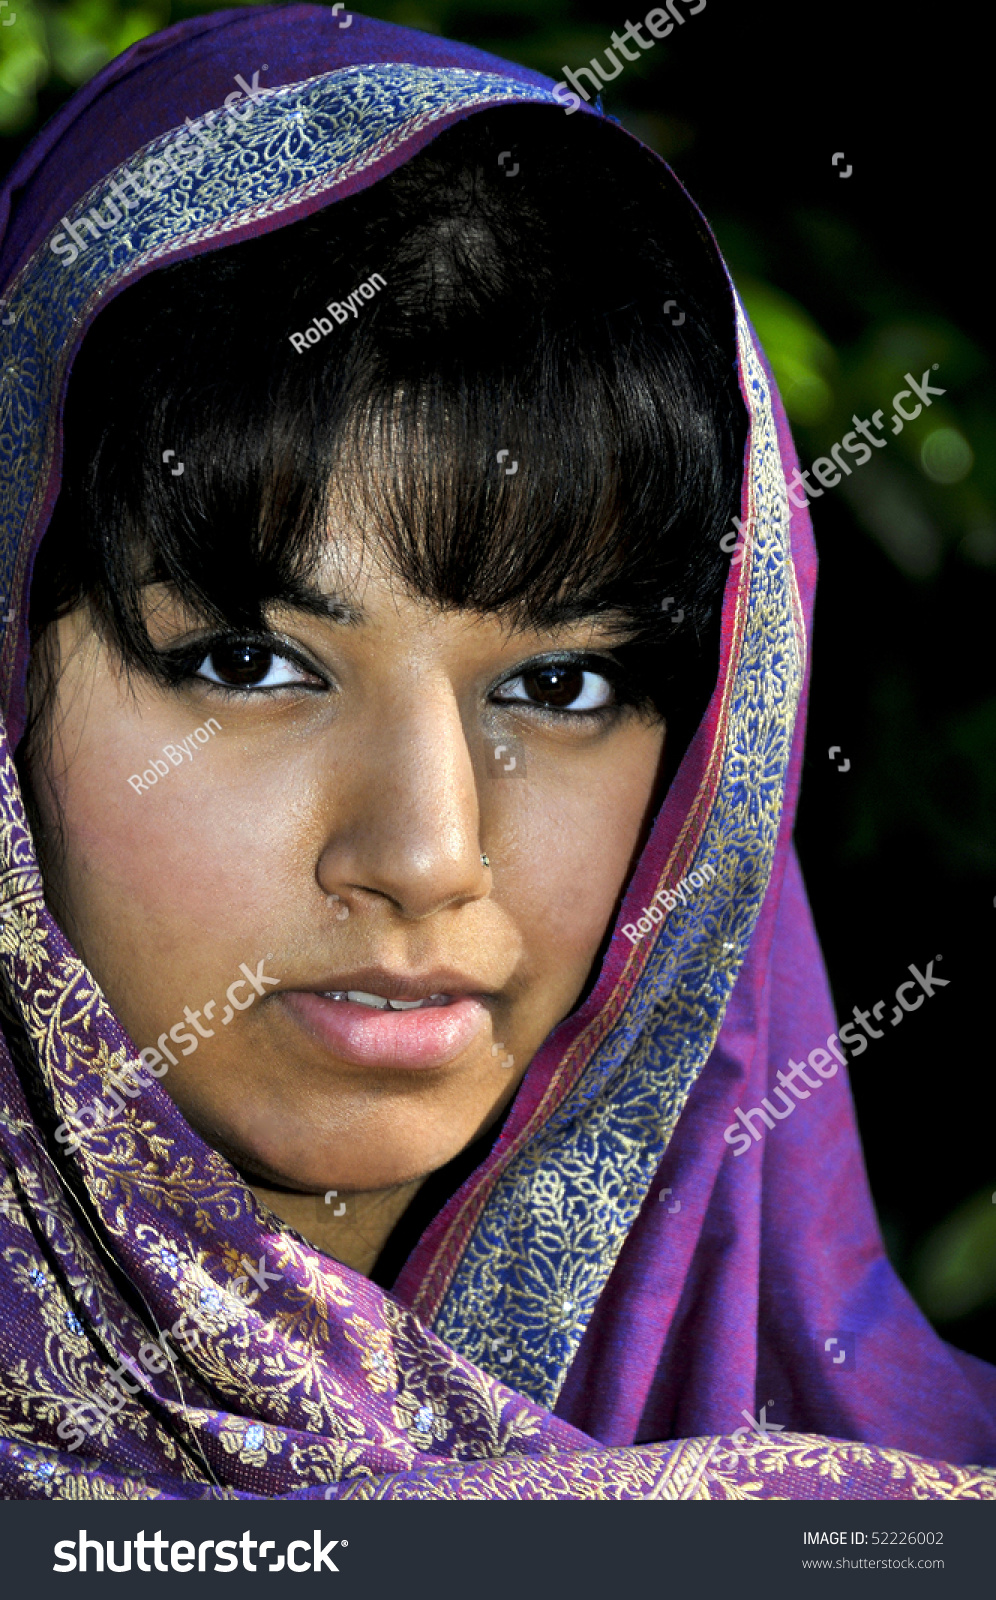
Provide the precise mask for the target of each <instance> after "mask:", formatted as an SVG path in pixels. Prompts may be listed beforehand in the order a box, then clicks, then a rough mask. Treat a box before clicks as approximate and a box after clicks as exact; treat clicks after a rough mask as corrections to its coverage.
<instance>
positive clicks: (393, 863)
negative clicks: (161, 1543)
mask: <svg viewBox="0 0 996 1600" xmlns="http://www.w3.org/2000/svg"><path fill="white" fill-rule="evenodd" d="M336 23H337V19H336V18H334V17H333V16H332V15H331V13H330V12H328V11H325V10H321V9H318V8H311V7H306V6H302V7H293V8H288V9H279V10H277V9H275V10H273V11H267V10H256V9H254V10H253V11H251V12H244V13H243V12H238V11H235V12H226V13H224V14H219V15H216V16H213V17H208V18H202V19H198V20H196V21H194V22H190V23H185V24H182V25H181V26H179V27H177V28H173V29H171V30H169V31H168V32H167V33H165V34H162V35H159V36H158V37H157V38H155V39H152V40H148V41H145V42H144V43H143V44H141V45H138V46H136V47H134V49H133V50H131V51H129V52H127V53H126V54H125V55H124V56H123V57H122V58H120V60H119V61H117V62H115V63H114V64H113V65H112V66H111V67H109V68H108V69H107V70H106V71H105V72H104V73H102V74H101V75H100V76H99V77H98V78H97V79H96V80H94V82H93V83H91V84H90V85H89V86H88V87H87V89H86V90H85V91H83V92H82V93H81V94H80V95H78V96H77V97H76V99H75V100H74V101H73V102H72V103H71V104H70V105H69V106H68V107H67V108H65V109H64V111H63V112H62V113H61V114H60V115H59V116H58V117H57V118H56V119H55V120H54V121H53V123H52V124H50V125H49V127H48V128H47V129H46V130H45V132H44V133H43V134H42V135H41V136H40V137H39V139H38V140H37V141H36V143H35V145H34V146H33V147H32V149H31V150H30V151H29V152H28V154H27V155H26V157H25V158H24V159H23V161H22V162H21V164H20V166H19V168H18V169H17V171H16V172H15V173H14V174H13V176H12V178H11V180H10V183H9V185H8V188H7V190H6V192H5V212H4V215H5V216H6V217H7V225H6V235H5V238H4V241H3V251H2V258H0V271H2V279H0V281H2V283H3V285H4V309H5V314H6V315H7V316H8V317H12V319H13V320H12V321H11V322H9V324H8V331H6V333H5V339H6V350H5V357H4V381H3V390H2V398H0V405H2V407H3V410H2V418H3V421H2V426H0V439H2V440H3V446H4V457H3V459H4V471H5V477H6V481H7V488H6V493H5V504H4V512H3V515H4V523H3V536H2V545H0V559H2V562H3V585H4V595H5V597H6V605H5V608H4V609H5V611H6V613H7V618H6V627H5V632H4V640H3V651H2V655H0V675H2V689H3V694H4V699H5V705H6V744H5V747H4V748H5V755H4V767H3V772H2V789H0V802H2V827H0V840H2V848H3V855H4V860H3V862H2V867H0V871H2V876H0V893H2V896H3V901H4V905H3V920H2V923H0V956H2V963H3V986H4V996H5V1000H4V1004H5V1024H4V1037H5V1042H6V1049H5V1050H4V1052H3V1065H2V1080H0V1084H2V1096H3V1113H2V1123H0V1138H2V1148H3V1155H4V1165H5V1172H6V1178H5V1184H4V1190H3V1208H2V1219H0V1257H2V1260H3V1264H4V1289H3V1295H4V1299H3V1306H4V1313H5V1317H4V1320H5V1327H9V1328H12V1329H14V1330H15V1336H14V1337H13V1339H12V1340H11V1341H9V1342H7V1343H5V1345H4V1351H5V1354H4V1371H3V1397H2V1401H0V1472H2V1481H3V1485H4V1493H5V1494H7V1495H8V1496H12V1497H22V1496H32V1495H39V1494H50V1495H74V1496H80V1495H85V1494H87V1493H98V1492H99V1493H101V1494H110V1495H116V1496H121V1497H130V1496H136V1495H148V1494H153V1495H163V1496H172V1497H177V1496H179V1497H184V1496H194V1495H201V1494H204V1493H209V1494H210V1493H214V1494H225V1495H230V1494H232V1493H237V1494H242V1495H249V1496H264V1497H267V1496H293V1497H297V1498H302V1497H303V1498H306V1497H309V1496H312V1497H315V1496H318V1497H320V1496H323V1495H324V1496H327V1497H330V1498H331V1497H339V1498H349V1497H355V1496H357V1495H359V1496H364V1495H371V1494H372V1495H377V1496H382V1497H387V1498H403V1497H415V1498H421V1497H425V1498H428V1497H436V1496H453V1497H457V1498H460V1497H463V1496H465V1495H466V1496H468V1497H471V1496H472V1497H475V1498H479V1497H480V1496H481V1495H482V1494H483V1495H485V1496H487V1495H494V1496H496V1497H517V1496H536V1497H554V1498H556V1497H563V1498H575V1497H590V1496H601V1497H607V1498H616V1497H637V1498H647V1497H649V1498H654V1497H661V1498H667V1497H678V1496H681V1495H685V1494H688V1495H697V1496H700V1497H701V1496H702V1495H703V1494H708V1495H716V1494H718V1495H724V1494H736V1495H737V1496H739V1497H742V1496H743V1495H744V1494H750V1495H756V1496H758V1497H763V1496H764V1495H765V1494H767V1493H769V1492H770V1493H777V1494H778V1496H779V1497H784V1496H785V1495H786V1494H788V1495H793V1496H799V1497H802V1498H818V1497H820V1496H822V1495H825V1494H832V1495H835V1496H841V1495H844V1496H854V1497H874V1496H876V1495H883V1496H890V1497H891V1496H913V1495H916V1496H917V1497H920V1498H923V1497H924V1496H928V1497H929V1496H931V1495H936V1496H940V1497H945V1496H948V1495H954V1494H959V1495H965V1494H966V1493H968V1494H972V1495H976V1496H983V1495H985V1496H996V1474H993V1473H992V1472H987V1471H986V1470H985V1468H984V1467H981V1468H980V1467H978V1466H974V1467H965V1466H962V1465H961V1464H962V1463H964V1462H975V1463H980V1462H981V1463H993V1462H996V1374H994V1373H993V1372H992V1371H991V1370H990V1369H989V1368H987V1367H986V1366H985V1365H984V1364H982V1363H980V1362H978V1361H976V1360H974V1359H973V1358H971V1357H968V1356H965V1355H962V1354H959V1353H958V1352H956V1351H953V1350H951V1349H949V1348H948V1347H946V1346H945V1345H943V1344H942V1343H941V1342H940V1341H939V1340H938V1339H937V1338H936V1336H935V1335H934V1334H933V1333H932V1332H931V1330H930V1328H929V1327H928V1325H927V1324H926V1322H925V1321H924V1319H923V1318H922V1317H921V1316H920V1314H919V1313H918V1312H917V1310H916V1308H915V1307H914V1306H913V1304H912V1303H911V1302H910V1300H909V1299H908V1297H907V1296H906V1294H905V1292H904V1291H903V1290H902V1288H901V1287H900V1285H899V1284H898V1282H897V1281H896V1279H895V1277H894V1275H893V1274H892V1272H891V1269H890V1268H889V1266H888V1263H887V1261H886V1258H885V1255H884V1251H883V1249H882V1245H881V1242H880V1240H879V1236H878V1232H877V1228H876V1224H875V1221H874V1216H873V1212H872V1208H871V1204H870V1200H869V1197H868V1194H867V1190H866V1186H865V1180H864V1175H863V1170H862V1165H861V1157H860V1151H859V1147H858V1142H857V1137H856V1132H855V1128H854V1122H853V1115H852V1110H851V1104H850V1100H849V1096H848V1092H847V1088H846V1081H845V1079H846V1074H845V1071H844V1070H843V1067H842V1063H843V1061H844V1053H843V1052H842V1050H841V1048H840V1044H839V1041H838V1039H837V1035H836V1033H835V1031H834V1025H833V1018H832V1012H831V1009H830V1003H829V999H828V995H827V990H826V983H825V979H824V976H823V972H822V967H821V964H820V958H819V952H818V948H817V946H816V942H815V938H814V935H813V932H812V928H811V924H810V919H809V914H808V909H807V906H806V901H805V895H804V891H803V889H802V885H801V882H800V878H799V873H798V869H797V867H796V865H795V861H794V857H793V855H792V849H791V827H792V817H793V809H794V803H795V796H796V789H797V783H798V766H799V759H800V750H801V740H802V721H801V716H800V708H801V706H802V703H803V698H804V688H805V676H806V629H807V625H808V619H809V616H810V609H811V601H812V587H813V576H814V571H813V569H814V562H813V552H812V544H811V538H810V533H809V527H808V520H807V516H806V513H805V512H803V511H800V510H793V509H792V508H791V507H790V505H789V501H788V498H787V495H786V490H785V481H786V474H787V473H789V472H791V470H792V467H793V463H794V457H793V453H792V447H791V443H790V440H789V438H788V433H787V430H786V428H785V425H784V420H783V417H782V413H781V410H780V406H779V403H778V400H777V396H776V395H775V392H774V388H773V384H772V382H771V378H770V374H769V373H768V372H767V369H766V367H765V365H764V362H763V358H762V357H761V355H760V353H759V351H758V350H757V347H756V345H755V343H754V340H753V337H752V335H751V333H750V330H749V328H748V327H747V325H746V323H745V320H744V318H743V315H742V313H741V312H740V310H739V307H738V304H737V301H736V298H735V295H734V294H733V292H732V289H731V287H730V285H729V282H728V279H727V278H726V275H725V271H724V268H723V265H722V262H721V260H720V258H719V255H718V252H717V250H716V248H715V245H714V243H713V241H712V239H711V237H710V235H709V234H708V231H707V229H706V228H705V226H704V224H703V222H702V220H701V218H700V217H699V216H698V213H697V212H696V211H695V210H694V208H693V206H692V205H691V203H690V202H689V201H688V199H687V197H686V196H685V195H684V194H683V192H682V191H681V189H680V188H679V186H678V185H677V183H676V182H675V180H674V179H673V177H672V176H671V175H670V174H669V173H668V171H667V169H666V168H665V167H664V165H663V164H662V163H661V162H659V161H658V160H657V158H656V157H654V156H652V155H651V154H650V153H649V152H647V151H646V150H644V149H642V147H640V146H638V145H637V144H636V142H635V141H633V140H631V139H630V138H629V137H628V136H627V135H625V134H624V133H623V132H622V131H621V130H620V129H618V128H617V127H614V126H612V125H611V124H609V123H607V122H606V121H605V119H604V118H603V117H602V116H601V114H600V113H598V112H596V111H591V110H588V109H585V110H584V111H583V114H582V115H579V116H575V115H574V114H573V111H569V112H568V113H567V114H565V111H564V109H563V108H562V106H561V105H560V104H559V103H558V101H557V99H556V97H555V96H554V94H553V90H552V88H551V86H550V85H549V84H548V83H547V82H546V81H545V80H543V79H541V78H539V77H537V76H536V75H535V74H531V73H528V72H525V71H523V70H522V69H519V68H515V67H511V66H508V65H507V64H505V63H502V62H498V61H496V60H494V59H492V58H490V57H486V56H482V55H480V54H479V53H476V52H472V51H468V50H465V49H462V48H459V47H456V46H450V45H447V44H445V43H443V42H442V41H438V40H432V39H426V38H424V37H421V36H419V35H413V34H408V33H404V32H402V31H400V30H398V29H394V28H390V27H386V26H382V25H380V24H375V23H371V22H368V21H366V20H365V19H363V18H361V17H354V21H353V25H352V27H351V28H350V29H349V30H348V32H344V31H342V30H340V29H339V28H338V27H337V25H336ZM233 85H234V87H233ZM800 1055H801V1058H802V1059H801V1060H799V1061H796V1060H795V1059H794V1057H796V1056H800ZM939 1392H943V1393H944V1396H945V1402H944V1405H943V1407H938V1406H936V1405H934V1404H933V1403H932V1402H931V1403H929V1404H928V1403H926V1401H925V1400H924V1398H923V1397H925V1396H926V1397H929V1396H933V1395H935V1394H937V1393H939ZM745 1419H746V1420H745ZM841 1441H842V1442H841ZM939 1463H948V1464H947V1465H943V1464H939ZM93 1485H97V1487H92V1486H93Z"/></svg>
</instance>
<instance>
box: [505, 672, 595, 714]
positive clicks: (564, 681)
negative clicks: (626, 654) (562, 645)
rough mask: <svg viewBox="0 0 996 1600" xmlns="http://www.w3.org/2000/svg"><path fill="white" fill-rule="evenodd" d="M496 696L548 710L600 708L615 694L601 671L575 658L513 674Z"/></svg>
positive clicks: (592, 709)
mask: <svg viewBox="0 0 996 1600" xmlns="http://www.w3.org/2000/svg"><path fill="white" fill-rule="evenodd" d="M495 698H496V699H497V700H503V701H505V702H506V703H508V702H514V703H516V704H520V705H532V706H540V707H545V708H546V709H547V710H549V711H601V710H602V708H603V707H605V706H611V705H612V704H613V702H614V701H615V694H614V691H613V688H612V684H611V683H610V682H609V680H608V678H605V677H603V676H602V674H601V673H600V672H592V671H590V670H586V669H585V668H584V667H582V666H579V665H578V663H577V662H575V661H551V662H550V663H549V664H548V665H546V666H539V667H531V668H530V669H529V670H528V671H526V672H522V673H520V674H519V676H518V677H517V678H510V679H509V680H508V682H507V683H503V684H502V685H501V688H500V689H498V690H497V691H496V694H495Z"/></svg>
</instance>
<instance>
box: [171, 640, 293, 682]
mask: <svg viewBox="0 0 996 1600" xmlns="http://www.w3.org/2000/svg"><path fill="white" fill-rule="evenodd" d="M197 675H198V677H201V678H207V679H208V681H209V682H211V683H220V684H222V685H224V687H225V688H228V689H280V688H283V687H285V686H286V685H289V684H295V683H308V682H310V681H311V679H310V675H309V674H308V673H306V672H304V671H303V670H302V669H301V668H300V667H298V666H296V665H295V663H294V662H293V661H288V659H287V657H286V656H278V655H277V654H276V653H275V652H274V651H273V650H268V649H267V647H266V645H263V644H250V643H247V642H246V641H245V640H242V639H232V640H222V641H221V642H220V643H218V644H216V645H214V646H213V648H212V649H211V650H210V651H209V653H208V654H207V655H206V656H205V657H204V660H203V661H202V662H201V664H200V666H199V667H198V669H197Z"/></svg>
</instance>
